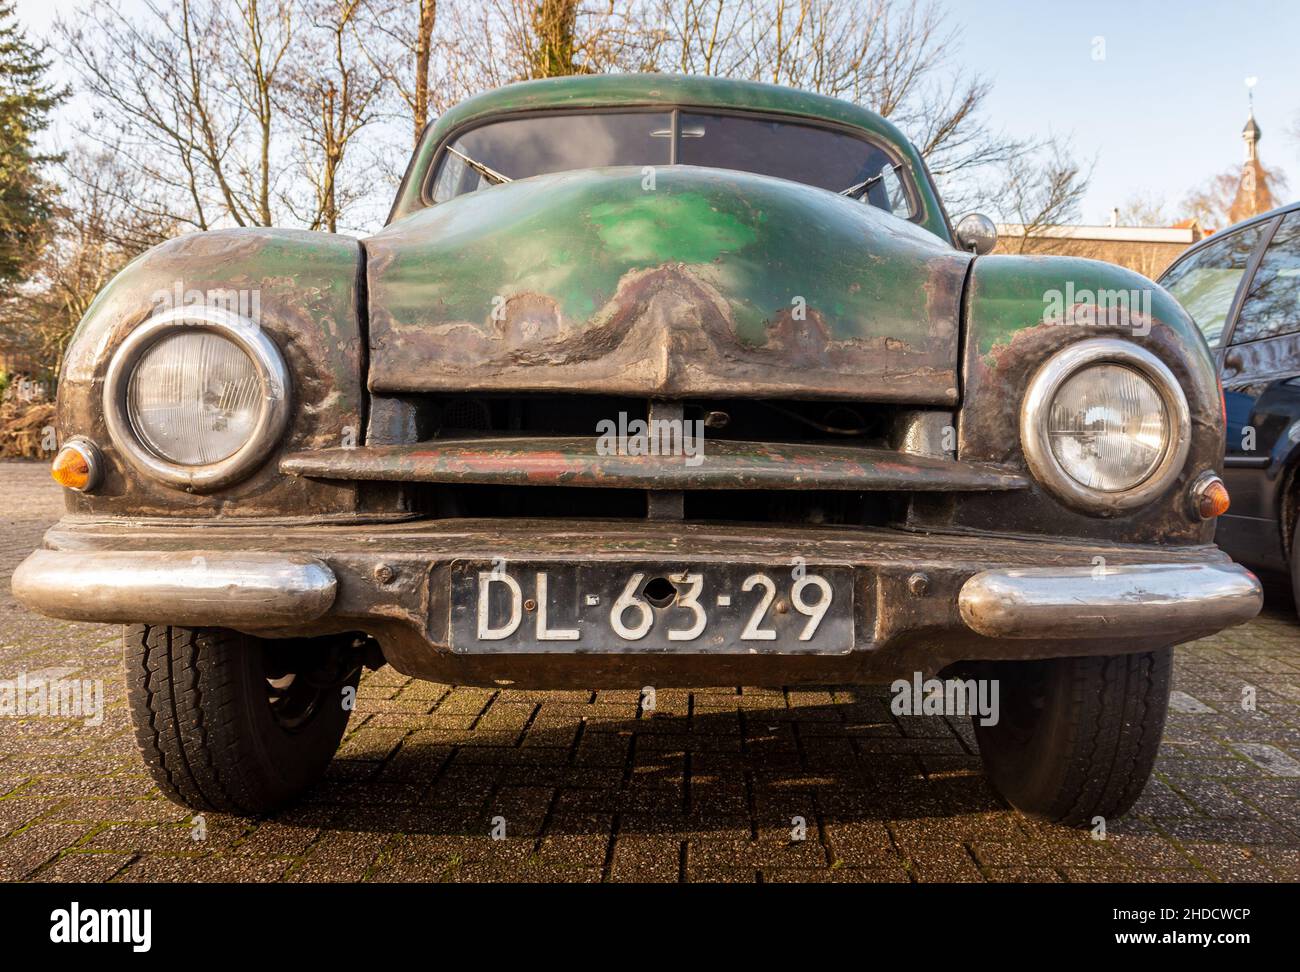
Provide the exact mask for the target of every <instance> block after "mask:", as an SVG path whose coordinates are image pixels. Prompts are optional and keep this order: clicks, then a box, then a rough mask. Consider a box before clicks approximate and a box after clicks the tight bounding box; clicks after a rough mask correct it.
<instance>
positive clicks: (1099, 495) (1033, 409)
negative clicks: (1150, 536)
mask: <svg viewBox="0 0 1300 972" xmlns="http://www.w3.org/2000/svg"><path fill="white" fill-rule="evenodd" d="M1101 364H1114V365H1120V366H1124V367H1128V368H1132V369H1133V370H1134V371H1136V372H1138V373H1139V374H1140V375H1142V377H1144V378H1146V379H1147V380H1148V381H1149V382H1150V383H1151V385H1152V387H1153V388H1154V389H1155V390H1156V394H1157V395H1159V397H1160V400H1161V402H1162V403H1163V404H1164V407H1165V420H1166V422H1167V424H1168V430H1167V431H1168V439H1167V441H1166V443H1165V449H1164V453H1163V455H1162V456H1161V457H1160V460H1159V462H1157V463H1156V464H1155V466H1154V467H1153V468H1152V469H1151V471H1150V472H1149V473H1148V474H1147V475H1146V477H1145V478H1144V479H1143V480H1141V481H1140V482H1139V483H1137V484H1136V485H1134V486H1131V487H1130V488H1128V489H1124V490H1114V491H1111V490H1101V489H1094V488H1092V487H1090V486H1085V485H1084V484H1083V483H1081V482H1079V481H1078V480H1077V479H1075V478H1074V477H1073V476H1071V475H1070V474H1069V473H1068V472H1066V471H1065V469H1064V468H1063V467H1062V466H1061V463H1060V462H1059V461H1058V460H1057V458H1056V455H1055V453H1054V452H1053V451H1052V446H1051V442H1050V441H1049V434H1048V432H1049V430H1048V417H1049V414H1050V412H1051V408H1052V403H1053V401H1054V400H1055V398H1056V393H1057V392H1058V391H1059V390H1060V388H1061V387H1062V386H1063V385H1064V384H1065V382H1066V381H1068V380H1069V379H1070V378H1073V377H1074V376H1075V375H1076V374H1078V373H1079V372H1080V371H1083V370H1085V369H1087V368H1089V367H1091V366H1093V365H1101ZM1191 431H1192V419H1191V411H1190V409H1189V408H1188V405H1187V396H1186V395H1185V394H1184V393H1183V389H1182V387H1181V386H1180V385H1179V383H1178V379H1177V378H1175V377H1174V373H1173V372H1172V371H1170V370H1169V367H1168V365H1166V364H1165V363H1164V362H1163V361H1161V360H1160V359H1159V358H1157V357H1156V356H1155V355H1154V354H1152V353H1151V352H1150V351H1148V350H1146V348H1143V347H1140V346H1138V345H1136V344H1131V343H1129V342H1127V341H1120V340H1116V339H1114V338H1093V339H1091V340H1087V341H1080V342H1079V343H1077V344H1072V345H1070V346H1069V347H1066V348H1064V349H1062V350H1061V351H1058V352H1057V353H1056V354H1055V355H1053V356H1052V357H1051V358H1049V359H1048V360H1047V361H1046V362H1045V363H1044V364H1043V365H1042V367H1040V368H1039V369H1038V372H1037V373H1036V374H1035V375H1034V377H1033V379H1032V380H1031V381H1030V382H1029V387H1028V388H1027V389H1026V390H1025V398H1024V402H1023V404H1022V406H1021V410H1020V445H1021V448H1022V449H1023V450H1024V453H1025V460H1026V461H1027V462H1028V463H1029V469H1030V471H1031V472H1032V473H1033V474H1034V477H1035V478H1036V479H1037V480H1038V481H1039V482H1040V483H1042V484H1043V485H1044V486H1046V487H1047V488H1048V489H1049V490H1050V491H1051V492H1052V493H1054V494H1055V495H1056V496H1057V497H1058V498H1060V499H1062V500H1064V501H1065V502H1066V503H1067V504H1069V505H1070V506H1073V507H1075V508H1077V509H1080V510H1082V511H1084V512H1086V513H1093V514H1100V515H1104V514H1107V513H1115V512H1118V511H1121V510H1129V509H1132V508H1133V507H1135V506H1141V505H1143V504H1144V503H1148V502H1150V501H1151V500H1152V499H1154V498H1156V497H1157V496H1159V495H1160V494H1161V493H1163V492H1165V490H1167V489H1168V488H1169V487H1170V486H1171V485H1172V484H1173V482H1174V480H1176V479H1177V478H1178V476H1179V474H1180V473H1181V472H1182V469H1183V466H1184V465H1185V464H1186V462H1187V453H1188V450H1189V449H1190V448H1191Z"/></svg>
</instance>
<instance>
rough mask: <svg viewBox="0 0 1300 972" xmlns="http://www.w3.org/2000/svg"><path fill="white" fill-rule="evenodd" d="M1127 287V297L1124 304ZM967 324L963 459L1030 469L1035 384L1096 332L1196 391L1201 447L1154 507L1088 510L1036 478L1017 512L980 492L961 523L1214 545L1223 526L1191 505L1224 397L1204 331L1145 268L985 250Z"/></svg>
mask: <svg viewBox="0 0 1300 972" xmlns="http://www.w3.org/2000/svg"><path fill="white" fill-rule="evenodd" d="M1120 293H1124V294H1127V295H1129V296H1128V297H1127V298H1126V299H1127V301H1128V306H1127V308H1126V309H1124V307H1123V304H1122V302H1120V301H1119V299H1118V296H1117V295H1119V294H1120ZM1101 294H1104V295H1105V303H1106V304H1107V305H1109V306H1108V307H1107V308H1105V309H1099V307H1098V304H1097V298H1098V295H1101ZM1134 300H1135V301H1136V303H1135V304H1134ZM963 326H964V331H963V335H964V340H965V344H964V349H963V355H962V358H963V360H962V407H961V411H960V418H959V423H958V435H957V441H958V451H959V454H960V456H961V458H962V459H963V460H969V461H988V462H998V463H1005V464H1008V465H1011V466H1015V467H1019V468H1022V469H1027V468H1028V467H1027V463H1026V461H1025V456H1024V452H1023V450H1022V448H1021V443H1020V436H1019V434H1018V432H1017V430H1018V428H1019V419H1020V408H1021V401H1022V398H1023V396H1024V392H1025V388H1026V386H1027V385H1028V383H1029V381H1030V380H1031V379H1032V377H1033V376H1034V374H1035V372H1036V371H1037V370H1038V368H1039V367H1040V366H1041V365H1042V364H1043V362H1044V361H1046V360H1047V359H1048V358H1049V357H1050V356H1051V355H1052V354H1054V353H1055V352H1056V351H1058V350H1060V349H1061V348H1063V347H1065V346H1066V345H1068V344H1072V343H1074V342H1076V341H1082V340H1087V339H1089V338H1097V337H1108V338H1118V339H1120V340H1125V341H1131V342H1133V343H1134V344H1137V345H1139V346H1141V347H1143V348H1145V349H1147V350H1148V351H1150V352H1152V353H1153V354H1155V355H1156V356H1157V357H1158V358H1160V359H1161V360H1162V361H1163V362H1164V363H1165V364H1166V365H1167V366H1168V367H1169V369H1170V370H1171V371H1172V372H1173V374H1174V376H1175V377H1176V378H1177V380H1178V382H1179V384H1180V385H1181V386H1182V388H1183V391H1184V393H1185V394H1186V396H1187V403H1188V408H1189V410H1190V413H1191V443H1190V449H1189V452H1188V456H1187V460H1186V463H1185V464H1184V467H1183V470H1182V472H1181V474H1180V475H1179V476H1178V477H1177V479H1176V480H1175V481H1174V483H1173V484H1172V485H1171V486H1170V487H1169V489H1168V490H1167V491H1166V493H1164V494H1163V495H1162V496H1160V497H1158V498H1156V499H1155V500H1153V501H1152V502H1151V503H1150V504H1148V505H1147V506H1143V507H1140V508H1137V509H1134V510H1130V511H1125V512H1122V513H1118V514H1115V515H1111V516H1107V517H1099V516H1090V515H1088V514H1086V513H1080V512H1077V511H1074V510H1071V509H1069V508H1068V507H1066V506H1065V505H1063V504H1062V503H1061V502H1060V501H1058V500H1057V499H1056V498H1055V497H1054V496H1053V495H1052V494H1051V493H1050V492H1048V491H1046V490H1044V489H1042V488H1041V487H1038V486H1037V485H1036V484H1035V486H1034V487H1033V488H1032V489H1031V490H1030V491H1029V494H1028V495H1027V496H1026V497H1025V502H1024V503H1020V504H1016V507H1015V509H1013V510H1008V509H1007V508H1006V506H1005V504H1001V503H989V502H987V501H986V500H985V499H984V498H980V497H976V498H974V499H973V500H972V502H970V503H963V504H962V506H961V507H960V509H959V510H958V512H957V513H956V514H955V518H956V519H957V520H958V522H959V524H960V525H964V526H969V527H973V528H979V529H998V530H1003V531H1010V532H1016V533H1046V534H1051V533H1055V534H1062V535H1074V536H1081V537H1098V538H1101V537H1110V538H1111V539H1115V540H1127V541H1132V542H1144V543H1145V542H1161V543H1201V542H1209V540H1210V539H1211V538H1212V536H1213V524H1212V523H1207V522H1204V521H1201V520H1199V519H1196V518H1194V517H1193V516H1192V514H1191V513H1190V511H1189V508H1188V504H1187V502H1186V501H1185V500H1186V491H1187V488H1188V486H1189V484H1190V483H1191V481H1192V480H1194V479H1195V478H1196V477H1197V476H1199V475H1200V474H1201V473H1202V472H1204V471H1205V470H1215V471H1218V470H1220V469H1221V466H1222V462H1223V410H1222V399H1221V397H1220V392H1219V385H1218V380H1217V375H1216V372H1215V368H1214V361H1213V358H1212V357H1211V355H1210V351H1209V348H1208V347H1207V346H1206V343H1205V340H1204V338H1203V337H1202V335H1201V333H1200V331H1199V330H1197V328H1196V326H1195V324H1194V323H1193V322H1192V320H1191V318H1190V317H1189V316H1188V315H1187V313H1186V312H1185V311H1184V310H1183V309H1182V307H1180V306H1179V304H1178V302H1177V301H1175V300H1174V298H1173V297H1172V296H1170V294H1169V293H1168V292H1166V291H1165V290H1164V289H1162V288H1161V287H1160V286H1158V285H1157V284H1155V283H1154V282H1152V281H1151V280H1148V279H1147V278H1146V277H1143V276H1141V275H1140V274H1137V273H1134V272H1132V271H1130V270H1126V269H1124V268H1123V267H1118V266H1115V265H1113V264H1108V263H1102V262H1099V261H1096V260H1086V259H1079V258H1073V257H1051V256H1012V255H1005V256H1003V255H998V256H986V257H980V258H979V259H977V260H976V261H975V265H974V267H973V268H972V272H971V276H970V280H969V283H968V289H967V294H966V301H965V316H964V324H963Z"/></svg>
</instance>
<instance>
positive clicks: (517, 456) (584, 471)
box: [280, 437, 1028, 492]
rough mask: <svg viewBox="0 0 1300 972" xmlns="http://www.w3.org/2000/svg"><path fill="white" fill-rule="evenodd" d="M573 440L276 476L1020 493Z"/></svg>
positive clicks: (862, 455)
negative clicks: (603, 447)
mask: <svg viewBox="0 0 1300 972" xmlns="http://www.w3.org/2000/svg"><path fill="white" fill-rule="evenodd" d="M598 441H599V440H597V439H595V438H582V437H535V438H512V439H496V438H493V439H460V440H451V439H447V440H438V441H436V442H425V443H419V444H415V445H394V446H374V447H370V448H363V449H326V450H322V451H317V452H299V453H294V454H292V455H289V456H286V457H285V458H284V459H283V460H282V461H281V463H280V470H281V471H282V472H284V473H288V474H290V475H294V476H306V477H313V478H319V479H342V480H366V481H381V482H405V483H477V484H496V485H511V486H576V487H603V488H620V489H659V490H665V489H666V490H676V489H829V490H917V491H928V492H954V491H955V492H960V491H981V490H1017V489H1024V488H1026V487H1027V485H1028V483H1027V480H1026V479H1025V477H1024V476H1021V475H1019V474H1017V473H1013V472H1008V471H1006V470H1004V469H1001V468H999V467H996V466H991V465H979V464H976V463H969V462H958V461H955V460H949V459H938V458H933V457H929V456H913V455H902V454H899V453H897V452H894V451H892V450H889V449H878V448H863V447H854V446H835V445H821V444H804V443H781V442H736V441H727V440H720V441H710V442H708V443H707V444H706V445H705V447H704V450H703V454H702V455H697V456H694V457H691V456H663V455H626V454H611V455H602V454H600V451H598V449H597V443H598Z"/></svg>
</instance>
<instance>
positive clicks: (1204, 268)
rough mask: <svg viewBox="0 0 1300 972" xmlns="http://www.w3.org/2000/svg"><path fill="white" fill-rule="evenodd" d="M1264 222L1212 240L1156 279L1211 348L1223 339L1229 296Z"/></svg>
mask: <svg viewBox="0 0 1300 972" xmlns="http://www.w3.org/2000/svg"><path fill="white" fill-rule="evenodd" d="M1265 225H1266V224H1262V223H1261V224H1256V225H1253V226H1247V227H1246V228H1245V229H1242V230H1238V231H1237V232H1235V233H1230V234H1228V235H1227V236H1224V237H1223V239H1221V240H1215V241H1214V242H1213V243H1210V244H1208V245H1207V246H1205V247H1203V248H1202V249H1200V250H1198V251H1197V252H1196V253H1194V254H1192V255H1191V256H1189V257H1188V258H1187V259H1186V260H1183V261H1181V262H1180V263H1177V264H1175V265H1174V266H1173V267H1172V268H1171V269H1170V270H1169V272H1168V273H1166V274H1165V275H1164V276H1163V277H1162V278H1161V279H1160V283H1161V286H1163V287H1164V288H1165V289H1166V290H1168V291H1169V292H1170V293H1171V294H1173V295H1174V297H1175V298H1176V299H1177V300H1178V302H1179V303H1180V304H1182V305H1183V308H1184V309H1185V310H1186V311H1187V313H1188V314H1190V315H1191V316H1192V320H1194V321H1195V322H1196V326H1197V327H1199V328H1200V329H1201V333H1202V334H1204V335H1205V340H1206V341H1208V342H1209V343H1210V347H1212V348H1217V347H1218V346H1219V345H1220V344H1221V343H1222V342H1223V327H1224V325H1225V324H1226V323H1227V321H1228V314H1229V312H1230V311H1231V310H1232V299H1233V298H1234V297H1235V296H1236V294H1237V287H1238V285H1239V284H1240V283H1241V277H1242V274H1244V273H1245V272H1246V266H1247V264H1248V263H1250V256H1251V254H1252V253H1253V252H1254V251H1255V246H1256V244H1257V243H1259V237H1260V234H1261V233H1262V232H1263V230H1264V226H1265Z"/></svg>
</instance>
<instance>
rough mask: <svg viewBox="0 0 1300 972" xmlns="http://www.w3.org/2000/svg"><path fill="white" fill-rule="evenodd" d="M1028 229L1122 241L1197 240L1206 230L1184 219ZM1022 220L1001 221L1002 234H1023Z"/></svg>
mask: <svg viewBox="0 0 1300 972" xmlns="http://www.w3.org/2000/svg"><path fill="white" fill-rule="evenodd" d="M1029 232H1031V233H1033V235H1034V236H1036V237H1039V238H1041V239H1050V240H1095V241H1106V242H1119V243H1183V244H1188V243H1195V242H1196V241H1197V240H1199V239H1200V238H1201V236H1202V235H1203V234H1204V230H1202V228H1201V225H1200V223H1198V222H1196V221H1195V220H1183V222H1182V223H1180V224H1179V225H1177V226H1037V227H1032V228H1031V229H1030V230H1029ZM1025 233H1026V229H1025V227H1024V225H1022V224H1020V223H1000V224H998V235H999V236H1008V237H1016V236H1024V235H1025Z"/></svg>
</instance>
